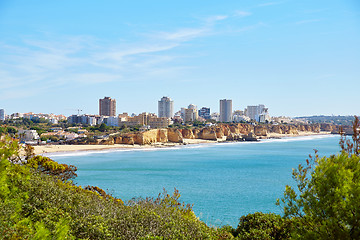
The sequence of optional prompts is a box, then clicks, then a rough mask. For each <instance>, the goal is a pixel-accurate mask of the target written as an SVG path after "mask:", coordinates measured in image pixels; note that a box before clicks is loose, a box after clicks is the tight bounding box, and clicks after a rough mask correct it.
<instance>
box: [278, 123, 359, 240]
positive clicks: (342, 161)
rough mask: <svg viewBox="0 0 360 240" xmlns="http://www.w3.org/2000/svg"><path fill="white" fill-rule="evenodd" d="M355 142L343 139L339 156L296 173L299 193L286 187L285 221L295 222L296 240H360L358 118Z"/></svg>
mask: <svg viewBox="0 0 360 240" xmlns="http://www.w3.org/2000/svg"><path fill="white" fill-rule="evenodd" d="M353 130H354V135H353V136H352V141H351V140H347V139H346V138H345V136H342V138H341V140H340V146H341V148H342V152H341V153H340V154H338V155H332V156H330V157H323V158H319V156H318V155H317V151H316V150H315V156H310V159H307V160H306V165H302V164H301V165H299V167H298V168H297V169H294V170H293V178H294V179H295V181H296V183H297V189H296V190H295V189H293V188H292V187H290V186H286V190H285V192H284V198H283V199H281V200H278V201H277V204H278V205H281V206H283V209H284V218H286V219H292V220H293V223H294V226H295V227H294V228H293V229H292V235H293V237H294V238H297V239H359V237H360V156H359V154H360V135H359V131H360V124H359V119H358V118H357V117H355V121H354V124H353Z"/></svg>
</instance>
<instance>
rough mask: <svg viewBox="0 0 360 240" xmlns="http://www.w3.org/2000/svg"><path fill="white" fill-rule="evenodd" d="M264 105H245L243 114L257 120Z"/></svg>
mask: <svg viewBox="0 0 360 240" xmlns="http://www.w3.org/2000/svg"><path fill="white" fill-rule="evenodd" d="M264 109H265V106H264V105H263V104H259V105H257V106H247V108H246V109H245V114H246V116H248V117H249V118H250V119H251V120H255V121H257V122H259V121H260V114H262V113H263V111H264Z"/></svg>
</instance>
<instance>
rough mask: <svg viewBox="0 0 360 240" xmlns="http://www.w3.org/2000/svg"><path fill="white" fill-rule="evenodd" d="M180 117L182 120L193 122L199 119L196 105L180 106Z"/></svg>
mask: <svg viewBox="0 0 360 240" xmlns="http://www.w3.org/2000/svg"><path fill="white" fill-rule="evenodd" d="M181 117H182V119H183V120H184V122H194V121H196V120H198V119H199V113H198V111H197V106H196V105H194V104H190V105H189V106H188V108H181Z"/></svg>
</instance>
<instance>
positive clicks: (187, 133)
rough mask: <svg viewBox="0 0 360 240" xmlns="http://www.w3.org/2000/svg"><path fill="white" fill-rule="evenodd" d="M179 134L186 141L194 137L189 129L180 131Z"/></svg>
mask: <svg viewBox="0 0 360 240" xmlns="http://www.w3.org/2000/svg"><path fill="white" fill-rule="evenodd" d="M181 134H182V136H183V138H187V139H194V138H195V135H194V133H193V131H192V130H191V129H181Z"/></svg>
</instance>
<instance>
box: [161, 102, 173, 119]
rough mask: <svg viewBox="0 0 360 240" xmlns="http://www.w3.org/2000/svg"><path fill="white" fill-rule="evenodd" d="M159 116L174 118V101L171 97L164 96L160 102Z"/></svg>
mask: <svg viewBox="0 0 360 240" xmlns="http://www.w3.org/2000/svg"><path fill="white" fill-rule="evenodd" d="M158 113H159V114H158V116H159V117H166V118H172V117H173V115H174V101H173V100H171V98H169V97H162V98H161V99H160V101H159V102H158Z"/></svg>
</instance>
